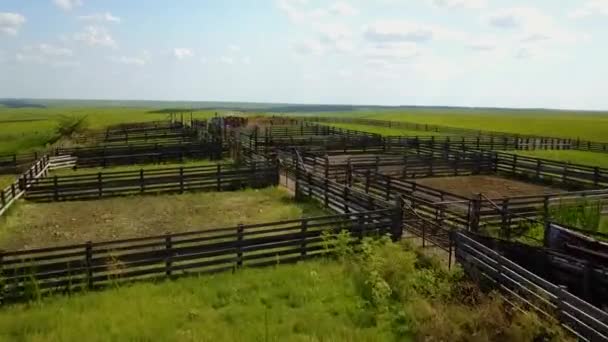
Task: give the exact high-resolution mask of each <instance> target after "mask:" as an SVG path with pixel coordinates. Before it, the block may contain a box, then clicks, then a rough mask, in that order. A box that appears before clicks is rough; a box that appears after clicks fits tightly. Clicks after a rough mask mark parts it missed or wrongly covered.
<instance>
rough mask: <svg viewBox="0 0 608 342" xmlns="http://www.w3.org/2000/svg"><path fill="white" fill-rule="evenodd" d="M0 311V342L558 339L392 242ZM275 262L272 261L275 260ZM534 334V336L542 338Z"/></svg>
mask: <svg viewBox="0 0 608 342" xmlns="http://www.w3.org/2000/svg"><path fill="white" fill-rule="evenodd" d="M365 246H366V250H367V252H366V253H356V254H350V253H347V252H345V253H343V254H341V255H342V256H341V257H340V259H339V260H329V259H328V260H324V259H321V260H317V261H310V262H305V263H299V264H295V265H277V266H275V267H269V268H265V269H244V270H242V271H239V272H236V273H235V274H231V273H223V274H219V275H214V276H203V277H200V278H197V277H192V278H183V279H180V280H177V281H167V282H161V283H157V284H151V283H141V284H134V285H130V286H128V285H127V286H123V287H118V288H115V289H110V290H106V291H103V292H96V293H87V294H85V295H75V296H73V297H71V298H70V297H54V298H49V299H45V300H43V301H41V302H32V303H29V304H19V305H13V306H8V307H3V308H2V309H0V340H1V341H68V342H69V341H82V340H86V341H91V342H94V341H448V340H449V341H532V340H535V338H536V339H538V340H540V339H542V340H548V341H549V340H554V341H563V340H564V335H563V333H562V332H561V331H559V330H558V329H557V328H555V326H554V325H553V324H552V323H549V322H543V321H541V320H539V319H538V318H537V317H536V316H535V315H533V314H529V313H520V312H518V311H517V312H511V311H510V310H509V307H508V306H507V305H505V304H504V303H503V302H502V301H501V300H500V299H498V297H494V296H486V295H483V294H481V293H479V292H477V291H476V290H475V289H474V288H473V287H472V286H471V285H469V284H468V283H466V281H464V280H463V278H462V277H461V276H460V275H461V273H459V272H455V273H454V272H446V271H443V270H442V269H440V268H438V267H436V266H434V265H436V263H434V262H432V261H431V260H430V259H428V258H427V260H426V261H424V259H421V258H420V257H418V256H417V254H416V253H415V252H414V251H412V250H404V249H403V248H402V247H401V246H399V245H394V244H388V245H381V244H378V243H369V242H368V243H366V244H365ZM279 262H280V261H279ZM541 336H544V338H541Z"/></svg>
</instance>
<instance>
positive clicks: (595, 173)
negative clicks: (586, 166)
mask: <svg viewBox="0 0 608 342" xmlns="http://www.w3.org/2000/svg"><path fill="white" fill-rule="evenodd" d="M599 184H600V168H599V167H597V166H596V167H594V168H593V186H596V187H597V186H599Z"/></svg>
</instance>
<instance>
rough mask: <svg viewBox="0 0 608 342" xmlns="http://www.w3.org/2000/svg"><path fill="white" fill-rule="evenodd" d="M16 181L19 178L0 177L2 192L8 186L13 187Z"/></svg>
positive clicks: (12, 176)
mask: <svg viewBox="0 0 608 342" xmlns="http://www.w3.org/2000/svg"><path fill="white" fill-rule="evenodd" d="M16 179H17V176H15V175H0V190H3V189H4V188H6V187H7V186H9V185H11V184H12V183H13V182H14V181H15V180H16Z"/></svg>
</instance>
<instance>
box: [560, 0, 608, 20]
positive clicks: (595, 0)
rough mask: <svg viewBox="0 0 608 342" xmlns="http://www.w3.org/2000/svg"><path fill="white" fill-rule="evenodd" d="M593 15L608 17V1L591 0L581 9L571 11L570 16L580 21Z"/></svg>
mask: <svg viewBox="0 0 608 342" xmlns="http://www.w3.org/2000/svg"><path fill="white" fill-rule="evenodd" d="M592 15H604V16H608V0H590V1H587V2H585V3H584V4H583V5H582V6H581V7H579V8H577V9H575V10H573V11H571V12H570V13H569V14H568V16H569V17H570V18H573V19H580V18H585V17H589V16H592Z"/></svg>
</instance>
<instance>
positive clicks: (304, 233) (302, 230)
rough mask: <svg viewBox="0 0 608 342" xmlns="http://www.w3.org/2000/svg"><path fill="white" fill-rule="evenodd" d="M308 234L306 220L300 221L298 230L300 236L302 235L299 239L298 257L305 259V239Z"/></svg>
mask: <svg viewBox="0 0 608 342" xmlns="http://www.w3.org/2000/svg"><path fill="white" fill-rule="evenodd" d="M307 232H308V220H307V219H303V220H302V226H301V228H300V234H301V235H302V236H301V238H300V257H301V258H302V259H303V258H306V238H307Z"/></svg>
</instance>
